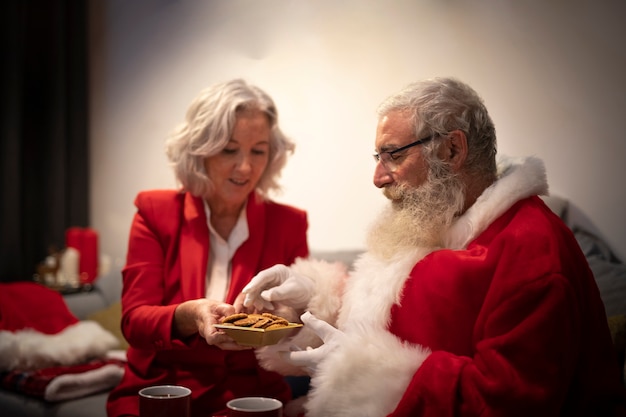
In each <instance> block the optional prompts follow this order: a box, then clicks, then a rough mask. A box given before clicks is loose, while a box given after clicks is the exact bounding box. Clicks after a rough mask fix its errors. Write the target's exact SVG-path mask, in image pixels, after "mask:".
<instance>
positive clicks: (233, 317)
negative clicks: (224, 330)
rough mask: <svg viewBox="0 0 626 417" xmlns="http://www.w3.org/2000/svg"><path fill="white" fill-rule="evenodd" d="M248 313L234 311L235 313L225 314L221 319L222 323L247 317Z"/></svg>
mask: <svg viewBox="0 0 626 417" xmlns="http://www.w3.org/2000/svg"><path fill="white" fill-rule="evenodd" d="M247 317H248V315H247V314H246V313H235V314H231V315H230V316H226V317H224V318H223V319H222V324H226V323H233V322H235V321H237V320H241V319H245V318H247Z"/></svg>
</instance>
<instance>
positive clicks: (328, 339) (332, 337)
mask: <svg viewBox="0 0 626 417" xmlns="http://www.w3.org/2000/svg"><path fill="white" fill-rule="evenodd" d="M300 318H301V320H302V323H304V325H305V326H306V327H307V328H309V329H311V330H312V331H313V332H314V333H315V334H317V335H318V336H319V337H320V338H321V339H322V340H323V341H324V344H323V345H322V346H320V347H318V348H315V349H313V348H311V347H308V348H307V349H306V350H300V351H294V352H281V357H282V358H283V359H285V360H287V361H289V362H291V363H292V364H293V365H296V366H301V367H304V368H306V369H307V370H308V371H309V374H311V375H312V374H314V373H315V372H316V371H317V366H318V365H319V363H320V361H321V360H322V359H324V358H325V357H326V356H328V354H329V353H330V352H332V351H333V350H335V349H336V348H337V347H338V346H339V345H341V344H342V343H343V342H344V340H345V338H346V335H345V333H344V332H342V331H341V330H339V329H337V328H335V327H333V326H331V325H330V324H328V323H326V322H325V321H324V320H320V319H318V318H317V317H315V316H314V315H313V314H311V313H309V312H308V311H307V312H306V313H304V314H303V315H302V316H301V317H300Z"/></svg>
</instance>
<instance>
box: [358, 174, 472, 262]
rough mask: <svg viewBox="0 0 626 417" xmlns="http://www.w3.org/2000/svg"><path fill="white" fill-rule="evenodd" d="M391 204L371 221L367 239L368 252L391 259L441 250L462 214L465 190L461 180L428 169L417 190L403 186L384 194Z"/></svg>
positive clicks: (451, 175) (384, 191) (387, 189)
mask: <svg viewBox="0 0 626 417" xmlns="http://www.w3.org/2000/svg"><path fill="white" fill-rule="evenodd" d="M383 193H384V194H385V196H386V197H387V198H389V199H390V200H391V203H390V204H389V205H388V206H387V207H385V208H384V209H383V211H382V213H380V214H379V215H378V217H377V218H376V220H375V221H374V223H373V225H372V227H371V228H370V231H369V233H368V236H367V247H368V250H369V251H370V252H371V253H373V254H375V255H377V256H380V257H381V258H382V259H390V258H391V257H392V256H393V255H394V254H395V253H397V252H399V251H400V250H402V249H406V248H417V247H422V248H440V247H442V246H443V236H444V234H445V232H446V231H447V230H448V228H449V227H450V225H451V224H452V222H453V221H454V219H455V217H456V216H458V215H459V214H460V213H461V212H462V210H463V204H464V198H465V193H464V188H463V184H462V183H461V182H460V180H459V179H458V178H457V177H456V176H455V175H454V174H452V173H450V172H449V171H448V170H446V169H445V168H442V167H441V166H437V167H433V168H431V169H430V172H429V178H428V180H427V181H426V182H425V183H424V184H423V185H422V186H420V187H419V188H416V189H410V188H409V187H408V186H407V185H406V184H400V185H396V186H392V187H389V188H386V189H384V190H383Z"/></svg>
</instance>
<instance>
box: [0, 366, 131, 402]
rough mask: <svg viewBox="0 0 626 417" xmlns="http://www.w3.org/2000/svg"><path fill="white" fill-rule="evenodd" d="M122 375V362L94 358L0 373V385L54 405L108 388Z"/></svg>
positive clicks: (116, 382) (118, 380)
mask: <svg viewBox="0 0 626 417" xmlns="http://www.w3.org/2000/svg"><path fill="white" fill-rule="evenodd" d="M123 374H124V362H123V361H119V360H117V359H96V360H92V361H89V362H87V363H82V364H79V365H71V366H57V367H50V368H44V369H38V370H35V371H20V370H14V371H10V372H4V373H2V374H0V386H2V388H4V389H7V390H10V391H15V392H18V393H20V394H24V395H28V396H31V397H37V398H40V399H43V400H46V401H50V402H54V401H64V400H70V399H74V398H80V397H83V396H86V395H90V394H94V393H97V392H100V391H104V390H107V389H110V388H112V387H114V386H115V385H117V384H118V383H119V382H120V380H121V379H122V376H123Z"/></svg>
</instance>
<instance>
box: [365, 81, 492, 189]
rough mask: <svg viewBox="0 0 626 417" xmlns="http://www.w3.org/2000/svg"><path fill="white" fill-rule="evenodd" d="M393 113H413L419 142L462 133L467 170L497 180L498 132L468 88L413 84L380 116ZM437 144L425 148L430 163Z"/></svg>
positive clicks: (389, 101) (442, 83)
mask: <svg viewBox="0 0 626 417" xmlns="http://www.w3.org/2000/svg"><path fill="white" fill-rule="evenodd" d="M392 111H408V112H410V114H411V117H412V119H413V123H414V132H415V138H416V139H418V138H421V137H424V136H429V135H433V134H439V135H443V136H445V135H446V134H447V133H449V132H451V131H453V130H457V129H458V130H461V131H462V132H464V133H465V135H466V137H467V146H468V155H467V161H466V163H465V167H464V169H465V170H466V171H467V172H470V173H474V174H477V175H485V176H491V177H495V174H496V160H495V156H496V146H497V143H496V129H495V126H494V124H493V121H492V120H491V117H490V116H489V113H488V112H487V108H486V107H485V104H484V102H483V100H482V98H481V97H480V96H479V95H478V93H476V91H474V90H473V89H472V88H471V87H470V86H468V85H467V84H465V83H463V82H461V81H459V80H456V79H454V78H432V79H427V80H423V81H418V82H415V83H412V84H409V85H408V86H407V87H406V88H404V89H403V90H401V91H400V92H398V93H396V94H394V95H392V96H391V97H389V98H387V99H386V100H385V101H383V102H382V103H381V104H380V106H379V107H378V110H377V113H378V116H379V117H383V116H385V115H386V114H388V113H390V112H392ZM437 143H438V142H437V141H432V142H431V143H429V144H426V145H425V146H424V151H425V157H426V158H427V160H432V159H431V158H434V155H435V153H436V149H437V146H438V145H437Z"/></svg>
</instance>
